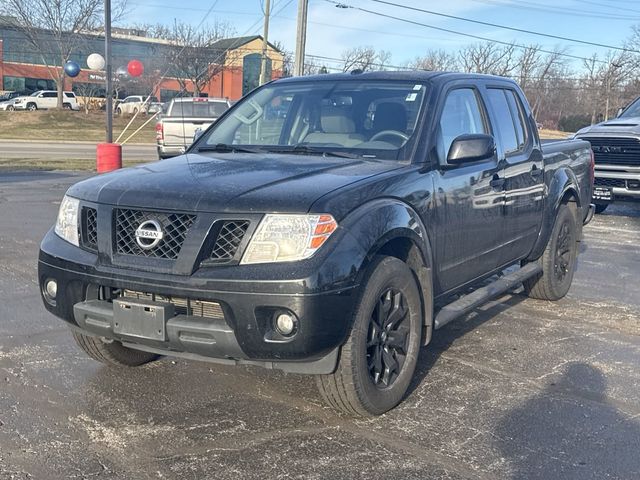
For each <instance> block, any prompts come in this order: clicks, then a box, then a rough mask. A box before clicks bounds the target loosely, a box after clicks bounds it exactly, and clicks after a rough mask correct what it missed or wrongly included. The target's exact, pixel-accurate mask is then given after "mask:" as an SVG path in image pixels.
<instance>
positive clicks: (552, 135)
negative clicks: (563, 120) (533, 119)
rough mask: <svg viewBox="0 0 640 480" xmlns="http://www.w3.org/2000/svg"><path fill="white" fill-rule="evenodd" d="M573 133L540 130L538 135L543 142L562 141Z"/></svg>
mask: <svg viewBox="0 0 640 480" xmlns="http://www.w3.org/2000/svg"><path fill="white" fill-rule="evenodd" d="M572 133H573V132H561V131H560V130H548V129H546V128H543V129H541V130H538V135H540V138H541V139H543V140H561V139H565V138H567V137H568V136H569V135H571V134H572Z"/></svg>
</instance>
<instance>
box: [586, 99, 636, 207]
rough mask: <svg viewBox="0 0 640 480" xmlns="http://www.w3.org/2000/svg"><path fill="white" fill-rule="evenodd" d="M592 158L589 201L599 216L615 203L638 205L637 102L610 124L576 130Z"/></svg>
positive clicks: (609, 122)
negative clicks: (593, 164)
mask: <svg viewBox="0 0 640 480" xmlns="http://www.w3.org/2000/svg"><path fill="white" fill-rule="evenodd" d="M575 138H580V139H583V140H587V141H589V143H591V148H592V150H593V153H594V155H595V162H596V172H595V188H594V190H593V201H594V202H595V204H596V213H602V212H604V211H605V210H606V208H607V207H608V206H609V205H610V204H611V203H613V202H614V201H616V200H626V201H636V202H637V201H640V98H637V99H636V100H634V101H633V102H632V103H631V104H630V105H628V106H627V107H626V108H624V109H621V110H620V111H619V112H618V116H617V117H616V118H614V119H612V120H608V121H606V122H601V123H598V124H597V125H591V126H590V127H585V128H583V129H581V130H579V131H578V132H577V133H576V134H575Z"/></svg>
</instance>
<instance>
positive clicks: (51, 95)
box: [42, 92, 58, 98]
mask: <svg viewBox="0 0 640 480" xmlns="http://www.w3.org/2000/svg"><path fill="white" fill-rule="evenodd" d="M42 96H43V97H44V98H56V97H57V96H58V94H57V93H56V92H44V94H43V95H42Z"/></svg>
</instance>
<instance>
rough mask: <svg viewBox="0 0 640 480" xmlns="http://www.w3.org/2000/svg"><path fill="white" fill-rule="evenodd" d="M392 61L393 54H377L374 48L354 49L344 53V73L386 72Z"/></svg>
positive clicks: (381, 51)
mask: <svg viewBox="0 0 640 480" xmlns="http://www.w3.org/2000/svg"><path fill="white" fill-rule="evenodd" d="M390 60H391V53H390V52H388V51H385V50H380V51H379V52H376V50H375V49H374V48H373V47H354V48H350V49H348V50H345V51H344V52H342V71H343V72H349V71H351V70H355V69H358V70H362V71H365V70H385V69H386V66H387V65H388V64H389V62H390Z"/></svg>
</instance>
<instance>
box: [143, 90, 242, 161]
mask: <svg viewBox="0 0 640 480" xmlns="http://www.w3.org/2000/svg"><path fill="white" fill-rule="evenodd" d="M229 107H231V102H230V101H229V100H228V99H226V98H209V97H184V98H174V99H173V100H171V103H170V104H169V107H168V108H167V112H166V114H164V115H162V116H161V117H160V119H159V120H158V122H157V123H156V143H157V146H158V156H159V157H160V158H170V157H175V156H176V155H180V154H182V153H184V152H185V150H186V149H187V147H188V146H189V145H191V143H193V139H194V137H196V136H197V135H196V134H197V133H200V132H202V131H204V130H206V129H207V128H208V127H209V125H211V124H212V123H213V122H215V121H216V120H217V119H218V118H220V116H221V115H222V114H223V113H224V112H226V111H227V110H229Z"/></svg>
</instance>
